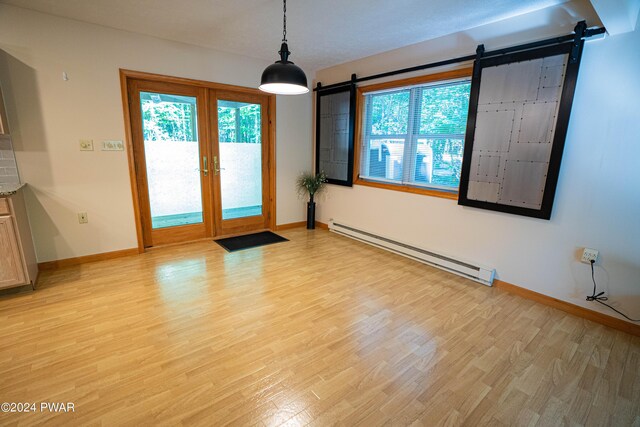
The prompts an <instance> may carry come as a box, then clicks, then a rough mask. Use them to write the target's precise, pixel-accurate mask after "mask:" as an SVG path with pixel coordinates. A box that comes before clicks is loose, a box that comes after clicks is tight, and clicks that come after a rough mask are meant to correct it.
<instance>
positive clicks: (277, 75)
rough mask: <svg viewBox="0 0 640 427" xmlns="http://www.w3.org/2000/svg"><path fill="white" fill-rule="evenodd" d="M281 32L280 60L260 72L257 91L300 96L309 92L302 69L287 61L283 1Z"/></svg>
mask: <svg viewBox="0 0 640 427" xmlns="http://www.w3.org/2000/svg"><path fill="white" fill-rule="evenodd" d="M283 4H284V7H283V11H284V19H283V30H282V45H281V46H280V50H279V51H278V53H279V54H280V60H279V61H276V62H275V64H271V65H269V66H268V67H267V68H265V70H264V71H263V72H262V80H261V82H260V87H259V89H260V90H262V91H264V92H269V93H275V94H278V95H300V94H303V93H307V92H309V88H308V87H307V76H305V74H304V71H302V68H300V67H298V66H297V65H296V64H294V63H293V62H291V61H289V55H291V52H289V47H288V46H287V0H283Z"/></svg>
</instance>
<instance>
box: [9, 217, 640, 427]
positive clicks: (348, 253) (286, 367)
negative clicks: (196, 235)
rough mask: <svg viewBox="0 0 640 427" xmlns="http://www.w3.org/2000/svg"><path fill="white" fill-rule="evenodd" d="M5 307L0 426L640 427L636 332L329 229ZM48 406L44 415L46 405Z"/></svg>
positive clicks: (52, 282)
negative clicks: (5, 407)
mask: <svg viewBox="0 0 640 427" xmlns="http://www.w3.org/2000/svg"><path fill="white" fill-rule="evenodd" d="M280 233H281V234H282V235H283V236H285V237H287V238H289V239H290V240H291V241H290V242H284V243H278V244H275V245H270V246H265V247H262V248H255V249H250V250H246V251H241V252H236V253H226V252H225V251H224V250H223V249H222V248H221V247H219V246H218V245H216V244H215V243H212V242H199V243H194V244H189V245H183V246H175V247H167V248H163V249H156V250H153V251H151V252H148V253H146V254H143V255H139V256H132V257H127V258H121V259H115V260H109V261H103V262H97V263H92V264H85V265H82V266H75V267H68V268H65V269H61V270H57V271H48V272H44V273H43V275H42V277H41V281H40V285H39V289H38V290H37V291H36V292H33V293H24V294H17V295H10V296H3V297H1V298H0V402H36V403H37V404H38V405H39V404H40V402H73V403H74V406H75V412H73V413H52V412H47V411H44V412H41V411H39V410H38V412H36V413H22V414H16V413H0V425H32V424H41V423H48V424H50V425H65V426H71V425H108V426H113V425H131V426H134V425H135V426H139V425H156V424H162V425H206V426H210V425H238V426H250V425H259V426H262V425H266V426H276V425H286V426H301V425H314V426H328V425H344V426H356V425H361V426H367V427H369V426H378V425H413V426H437V425H447V426H454V425H469V426H477V425H491V426H500V425H532V426H534V425H539V426H553V425H566V426H579V425H589V426H590V425H611V426H640V338H638V337H634V336H631V335H628V334H625V333H623V332H619V331H616V330H613V329H609V328H606V327H604V326H601V325H598V324H596V323H593V322H589V321H586V320H583V319H580V318H577V317H573V316H571V315H569V314H566V313H564V312H561V311H558V310H555V309H552V308H548V307H545V306H543V305H540V304H538V303H535V302H532V301H529V300H525V299H523V298H520V297H518V296H515V295H512V294H509V293H506V292H504V291H501V290H499V289H492V288H488V287H485V286H482V285H479V284H476V283H474V282H471V281H468V280H466V279H463V278H460V277H458V276H455V275H452V274H449V273H446V272H443V271H440V270H437V269H433V268H431V267H428V266H426V265H423V264H420V263H417V262H414V261H411V260H408V259H406V258H403V257H400V256H397V255H393V254H390V253H388V252H385V251H382V250H379V249H376V248H373V247H371V246H367V245H364V244H362V243H359V242H356V241H353V240H350V239H347V238H345V237H341V236H338V235H335V234H331V233H329V232H327V231H324V230H316V231H306V230H303V229H295V230H287V231H282V232H280ZM38 409H39V406H38Z"/></svg>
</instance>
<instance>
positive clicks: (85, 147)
mask: <svg viewBox="0 0 640 427" xmlns="http://www.w3.org/2000/svg"><path fill="white" fill-rule="evenodd" d="M80 151H93V140H92V139H81V140H80Z"/></svg>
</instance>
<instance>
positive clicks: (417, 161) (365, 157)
mask: <svg viewBox="0 0 640 427" xmlns="http://www.w3.org/2000/svg"><path fill="white" fill-rule="evenodd" d="M469 75H470V70H461V71H455V72H449V73H442V74H439V75H432V76H427V77H425V78H423V79H421V80H423V81H422V82H421V83H418V84H416V83H415V79H412V80H411V81H413V82H414V83H413V84H412V85H406V84H405V85H402V83H403V82H406V81H403V82H397V83H396V84H394V86H395V87H393V86H392V87H390V84H388V83H385V84H382V85H379V86H368V87H365V88H362V89H361V93H362V95H361V98H360V101H361V102H362V104H361V105H362V106H363V110H362V112H361V114H362V116H361V119H362V120H361V123H362V129H361V135H362V138H361V141H360V143H361V147H360V148H361V149H360V159H359V160H360V175H359V182H358V183H360V184H363V183H364V184H366V183H383V184H392V185H396V186H397V187H399V188H398V189H401V187H411V189H412V190H413V189H420V188H423V189H429V190H437V191H444V192H449V193H455V192H457V191H458V186H459V184H460V171H461V169H462V154H463V149H464V134H465V131H466V125H467V112H468V110H469V93H470V90H471V78H470V77H469ZM454 76H456V77H454ZM443 77H444V78H443ZM424 80H428V81H427V82H424ZM363 181H364V182H363ZM386 188H393V187H390V186H387V187H386ZM414 192H415V191H414Z"/></svg>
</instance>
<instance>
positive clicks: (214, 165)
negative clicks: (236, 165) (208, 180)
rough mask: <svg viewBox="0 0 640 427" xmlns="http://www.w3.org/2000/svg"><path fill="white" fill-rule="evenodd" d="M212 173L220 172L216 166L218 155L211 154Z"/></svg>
mask: <svg viewBox="0 0 640 427" xmlns="http://www.w3.org/2000/svg"><path fill="white" fill-rule="evenodd" d="M213 173H214V174H215V175H218V174H219V173H220V169H219V168H218V156H213Z"/></svg>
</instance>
